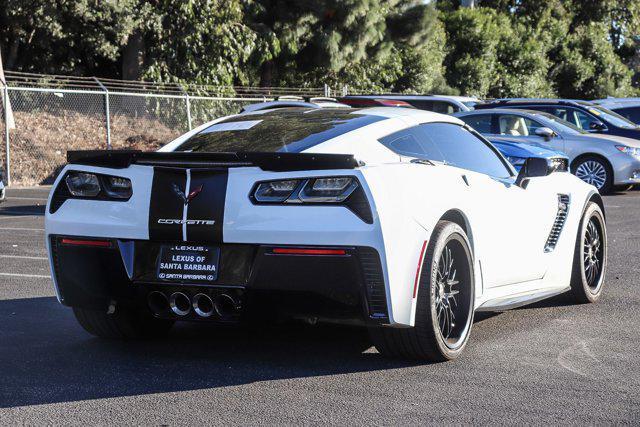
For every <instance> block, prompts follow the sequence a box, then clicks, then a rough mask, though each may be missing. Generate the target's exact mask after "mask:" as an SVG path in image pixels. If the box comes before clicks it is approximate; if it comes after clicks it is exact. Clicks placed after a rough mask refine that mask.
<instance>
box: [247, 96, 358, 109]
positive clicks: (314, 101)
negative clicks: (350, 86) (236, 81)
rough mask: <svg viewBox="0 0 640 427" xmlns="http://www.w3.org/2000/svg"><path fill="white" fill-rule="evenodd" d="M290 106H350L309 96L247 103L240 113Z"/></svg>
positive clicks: (329, 99)
mask: <svg viewBox="0 0 640 427" xmlns="http://www.w3.org/2000/svg"><path fill="white" fill-rule="evenodd" d="M291 107H305V108H351V107H349V106H348V105H347V104H343V103H341V102H337V101H335V100H331V98H322V99H320V98H311V99H309V100H306V101H304V100H302V101H296V100H281V99H278V100H276V101H266V102H257V103H255V104H249V105H245V106H244V107H242V109H241V110H240V113H252V112H255V111H263V110H273V109H276V108H291Z"/></svg>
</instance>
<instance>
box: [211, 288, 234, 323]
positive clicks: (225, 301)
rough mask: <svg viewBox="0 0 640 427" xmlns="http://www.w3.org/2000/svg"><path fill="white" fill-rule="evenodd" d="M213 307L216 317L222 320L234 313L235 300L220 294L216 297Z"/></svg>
mask: <svg viewBox="0 0 640 427" xmlns="http://www.w3.org/2000/svg"><path fill="white" fill-rule="evenodd" d="M214 307H215V309H216V313H218V316H220V317H222V318H223V319H224V318H227V317H229V316H231V315H233V313H234V312H235V311H236V300H235V299H233V297H232V296H230V295H227V294H220V295H218V296H217V297H216V301H215V304H214Z"/></svg>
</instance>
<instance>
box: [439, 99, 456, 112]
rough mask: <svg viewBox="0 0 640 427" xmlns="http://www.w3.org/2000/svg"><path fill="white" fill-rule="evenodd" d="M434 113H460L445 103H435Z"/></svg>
mask: <svg viewBox="0 0 640 427" xmlns="http://www.w3.org/2000/svg"><path fill="white" fill-rule="evenodd" d="M433 111H434V112H436V113H441V114H453V113H455V112H457V111H458V108H456V107H454V106H453V105H451V104H450V103H448V102H445V101H433Z"/></svg>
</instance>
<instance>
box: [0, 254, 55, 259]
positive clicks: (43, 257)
mask: <svg viewBox="0 0 640 427" xmlns="http://www.w3.org/2000/svg"><path fill="white" fill-rule="evenodd" d="M0 258H16V259H45V260H46V259H49V258H47V257H46V256H27V255H0Z"/></svg>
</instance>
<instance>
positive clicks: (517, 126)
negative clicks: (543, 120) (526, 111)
mask: <svg viewBox="0 0 640 427" xmlns="http://www.w3.org/2000/svg"><path fill="white" fill-rule="evenodd" d="M539 127H543V126H542V125H541V124H540V123H538V122H536V121H534V120H531V119H528V118H526V117H522V116H518V115H516V114H501V115H500V116H499V117H498V128H499V130H500V135H512V136H529V135H535V131H536V129H538V128H539Z"/></svg>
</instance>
